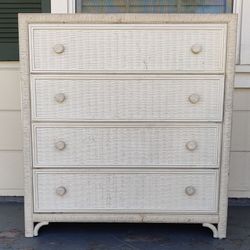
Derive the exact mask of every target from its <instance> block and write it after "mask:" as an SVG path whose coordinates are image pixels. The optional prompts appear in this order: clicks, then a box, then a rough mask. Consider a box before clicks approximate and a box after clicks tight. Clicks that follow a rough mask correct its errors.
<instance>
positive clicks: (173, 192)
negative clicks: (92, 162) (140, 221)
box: [34, 170, 218, 214]
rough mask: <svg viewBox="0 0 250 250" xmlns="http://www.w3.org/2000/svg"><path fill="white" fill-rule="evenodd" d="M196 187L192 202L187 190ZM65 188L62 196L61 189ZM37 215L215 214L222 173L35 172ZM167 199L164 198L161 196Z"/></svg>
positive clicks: (164, 171) (195, 171)
mask: <svg viewBox="0 0 250 250" xmlns="http://www.w3.org/2000/svg"><path fill="white" fill-rule="evenodd" d="M190 185H193V186H194V187H195V189H196V190H197V192H196V193H195V194H194V195H192V196H190V195H187V194H186V193H185V189H186V188H187V187H188V186H190ZM60 186H62V187H64V188H65V189H66V190H67V191H66V192H65V194H64V195H63V196H61V195H57V193H56V189H57V188H58V187H60ZM34 193H35V195H34V209H35V212H97V213H105V212H113V213H126V212H132V213H145V212H146V213H147V212H150V213H157V212H164V213H167V212H169V213H183V212H186V213H210V214H211V213H216V212H217V205H218V204H217V202H218V171H217V170H203V171H201V170H192V171H191V170H186V171H184V170H180V171H176V170H175V171H173V170H161V171H157V170H154V171H152V170H149V171H145V170H143V171H138V170H130V171H128V170H120V171H118V170H114V171H110V170H103V171H100V170H95V171H89V170H85V171H84V170H78V171H76V170H73V171H72V170H68V171H67V170H57V171H56V170H46V171H42V170H35V171H34ZM162 194H164V195H162Z"/></svg>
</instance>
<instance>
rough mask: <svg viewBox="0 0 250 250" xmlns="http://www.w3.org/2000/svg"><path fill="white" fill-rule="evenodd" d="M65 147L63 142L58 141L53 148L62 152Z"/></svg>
mask: <svg viewBox="0 0 250 250" xmlns="http://www.w3.org/2000/svg"><path fill="white" fill-rule="evenodd" d="M65 147H66V143H65V142H64V141H58V142H56V143H55V148H56V149H58V150H63V149H65Z"/></svg>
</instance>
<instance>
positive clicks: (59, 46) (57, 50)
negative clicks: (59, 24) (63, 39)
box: [53, 44, 65, 54]
mask: <svg viewBox="0 0 250 250" xmlns="http://www.w3.org/2000/svg"><path fill="white" fill-rule="evenodd" d="M64 49H65V48H64V46H63V45H62V44H56V45H55V46H54V47H53V50H54V51H55V53H56V54H61V53H63V52H64Z"/></svg>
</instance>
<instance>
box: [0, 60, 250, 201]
mask: <svg viewBox="0 0 250 250" xmlns="http://www.w3.org/2000/svg"><path fill="white" fill-rule="evenodd" d="M236 79H239V80H238V81H241V79H242V78H241V77H237V78H236ZM248 79H249V85H250V73H249V74H244V80H245V81H248ZM0 121H1V122H0V195H23V163H22V161H23V159H22V128H21V113H20V86H19V64H18V63H17V62H12V63H6V62H0ZM232 138H233V140H232V153H231V173H230V185H229V190H230V196H231V197H250V89H235V91H234V115H233V132H232Z"/></svg>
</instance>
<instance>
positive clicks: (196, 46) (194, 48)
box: [191, 44, 202, 54]
mask: <svg viewBox="0 0 250 250" xmlns="http://www.w3.org/2000/svg"><path fill="white" fill-rule="evenodd" d="M191 51H192V52H193V53H194V54H199V53H200V52H201V51H202V46H201V45H199V44H194V45H193V46H192V47H191Z"/></svg>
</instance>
